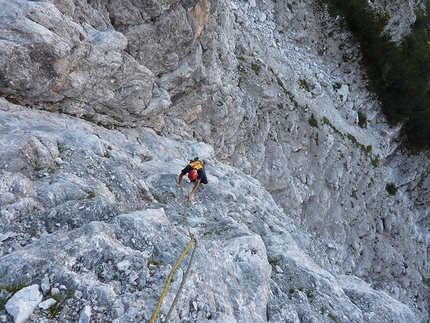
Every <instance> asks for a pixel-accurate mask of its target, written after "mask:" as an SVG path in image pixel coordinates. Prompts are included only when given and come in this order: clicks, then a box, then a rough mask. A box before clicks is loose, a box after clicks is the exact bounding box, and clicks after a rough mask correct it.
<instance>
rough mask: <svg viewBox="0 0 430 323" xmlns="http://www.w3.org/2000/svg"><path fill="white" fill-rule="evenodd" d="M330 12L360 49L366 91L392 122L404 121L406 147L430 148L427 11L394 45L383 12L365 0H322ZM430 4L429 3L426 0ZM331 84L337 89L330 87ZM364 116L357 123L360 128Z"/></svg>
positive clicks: (429, 4)
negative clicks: (375, 96)
mask: <svg viewBox="0 0 430 323" xmlns="http://www.w3.org/2000/svg"><path fill="white" fill-rule="evenodd" d="M322 1H323V2H325V3H327V5H328V8H329V12H330V13H331V14H332V15H335V16H338V15H340V16H341V17H343V22H344V23H345V25H346V26H347V27H348V28H349V30H350V31H351V32H352V33H353V35H354V36H355V38H356V39H357V41H358V42H359V43H360V48H361V49H362V55H363V60H362V63H363V64H364V65H365V66H366V67H367V77H368V79H369V89H370V90H371V91H373V92H374V93H375V94H376V95H377V96H378V98H379V101H380V102H381V105H382V110H383V112H384V113H385V115H386V116H387V118H388V120H389V122H390V123H391V124H393V125H396V124H401V125H402V137H403V138H406V142H405V143H406V144H407V146H408V148H410V149H414V150H415V151H420V150H423V149H429V148H430V83H429V80H430V42H429V41H430V31H429V27H428V26H429V25H430V14H428V13H427V9H423V10H419V11H417V12H416V13H415V14H416V17H417V18H416V21H415V23H414V24H412V26H411V31H410V33H409V34H407V35H406V36H404V38H403V39H402V41H401V43H400V44H396V43H394V42H393V41H392V40H391V38H390V36H389V35H388V34H387V33H384V32H383V31H384V28H385V26H386V24H387V21H388V19H389V15H388V14H387V13H383V12H379V11H375V10H372V9H371V8H370V7H369V5H368V1H367V0H322ZM426 7H427V8H429V7H430V1H428V0H427V1H426ZM333 88H335V87H334V86H333ZM364 125H365V122H364V120H362V122H360V126H364Z"/></svg>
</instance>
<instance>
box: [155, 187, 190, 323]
mask: <svg viewBox="0 0 430 323" xmlns="http://www.w3.org/2000/svg"><path fill="white" fill-rule="evenodd" d="M181 195H182V202H183V205H184V219H185V224H186V226H187V229H188V234H189V236H190V238H191V239H190V242H189V243H188V245H187V247H186V248H185V250H184V251H183V252H182V254H181V256H180V257H179V259H178V261H177V262H176V264H175V266H173V268H172V270H171V271H170V274H169V277H168V278H167V281H166V285H165V286H164V289H163V292H162V293H161V296H160V299H159V300H158V303H157V306H156V307H155V311H154V314H152V317H151V321H150V323H155V319H156V318H157V315H158V312H159V310H160V307H161V304H162V303H163V300H164V297H165V296H166V293H167V290H168V289H169V285H170V282H171V280H172V278H173V275H174V274H175V272H176V270H177V269H178V267H179V265H180V264H181V262H182V260H183V259H184V257H185V255H186V254H187V253H188V251H189V250H190V248H191V245H192V244H193V243H194V249H193V253H192V255H191V258H190V262H189V263H188V267H187V270H186V272H185V274H184V277H183V279H182V283H181V285H180V286H179V289H178V292H177V293H176V296H175V299H174V300H173V303H172V305H171V306H170V309H169V312H168V313H167V316H166V318H165V319H164V322H167V321H168V320H169V317H170V314H172V311H173V309H174V307H175V305H176V302H177V301H178V299H179V295H180V294H181V291H182V288H183V287H184V285H185V281H186V279H187V277H188V274H189V272H190V269H191V264H192V262H193V259H194V255H195V252H196V249H197V240H196V239H195V238H194V236H193V234H192V233H191V230H190V227H189V225H188V220H187V204H186V202H185V198H184V191H183V189H182V187H181Z"/></svg>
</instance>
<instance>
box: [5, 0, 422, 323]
mask: <svg viewBox="0 0 430 323" xmlns="http://www.w3.org/2000/svg"><path fill="white" fill-rule="evenodd" d="M0 4H1V5H2V12H1V13H0V21H1V22H2V24H1V27H0V28H1V33H0V35H1V37H0V38H1V40H0V41H1V42H2V44H3V46H0V85H1V86H0V90H1V95H2V96H5V97H7V98H8V100H9V101H7V100H6V99H4V98H0V212H1V213H0V214H1V221H0V241H1V245H0V257H1V258H0V285H2V286H9V285H12V284H15V283H20V282H26V283H28V284H38V285H40V286H41V290H42V291H43V294H44V295H45V297H49V296H50V295H54V294H57V295H59V296H61V297H63V298H65V296H66V295H67V294H70V295H75V296H74V297H71V298H69V299H67V300H65V301H64V302H63V303H62V304H61V308H62V311H61V313H60V314H59V316H58V317H57V318H56V320H57V321H58V322H76V321H77V320H78V319H79V315H80V313H81V310H82V309H85V308H87V307H89V308H91V314H90V315H91V316H92V317H94V318H97V320H99V321H111V322H117V323H125V322H134V321H142V322H149V320H150V317H151V315H152V313H153V310H154V308H155V305H156V302H157V301H158V297H159V295H160V294H161V291H162V289H163V287H164V283H165V281H166V278H167V276H168V275H169V273H170V270H171V268H172V267H173V266H174V264H175V263H176V261H177V259H178V257H179V255H180V253H181V252H182V250H183V248H185V246H186V245H187V243H188V241H189V236H188V229H187V227H186V225H185V220H184V216H183V214H184V206H183V199H182V198H183V196H182V192H181V190H180V189H179V188H177V187H176V183H175V181H176V180H177V176H178V174H179V172H180V171H181V169H182V168H183V167H184V166H185V165H186V163H187V161H188V160H189V159H190V158H193V157H195V156H199V157H200V158H202V159H205V160H206V161H207V166H206V167H207V173H208V178H209V184H208V185H202V186H201V187H200V188H199V190H198V192H197V193H196V196H195V199H194V200H193V202H192V203H190V204H188V205H187V208H186V213H187V220H188V223H189V225H190V230H191V232H192V234H193V235H194V236H195V237H196V239H197V241H198V249H197V252H196V256H195V260H194V263H193V266H192V270H191V272H190V275H189V278H188V280H187V283H186V284H185V286H184V291H183V293H182V294H181V297H180V298H179V301H178V304H177V305H176V308H175V310H174V311H173V314H172V315H173V316H172V321H182V322H209V321H210V322H282V321H287V322H288V321H289V322H327V321H329V322H330V321H334V320H337V321H338V322H390V321H395V322H423V323H427V321H428V306H429V304H428V288H429V287H428V281H429V279H430V272H429V264H428V259H429V257H428V252H429V250H428V245H429V238H430V237H429V234H428V230H429V226H430V223H429V221H428V198H429V191H428V187H429V177H428V174H429V172H428V169H427V164H428V158H427V155H420V156H408V154H407V153H405V152H403V151H402V150H401V149H400V148H399V147H398V142H397V140H396V137H397V134H398V130H399V129H397V128H390V127H389V126H388V125H387V123H386V122H385V120H384V118H383V116H382V114H381V112H380V110H379V107H378V103H377V102H376V101H375V100H374V98H373V96H372V95H371V94H370V93H368V92H367V90H366V83H365V81H364V78H363V71H362V69H361V68H360V65H359V59H360V56H359V51H358V49H357V47H356V44H355V43H354V42H353V40H352V38H351V36H350V35H349V34H348V33H347V32H345V31H344V30H342V29H340V28H339V23H338V21H336V20H335V19H333V18H331V17H329V16H328V15H327V13H326V12H324V11H323V10H321V8H320V7H317V6H315V4H314V3H313V2H311V1H302V2H291V3H285V2H282V1H269V0H266V1H227V0H220V1H208V0H200V1H199V0H195V1H188V0H187V1H170V0H166V1H146V2H145V3H142V2H140V1H128V0H127V1H126V0H124V1H120V0H118V1H111V2H108V3H106V2H103V1H91V2H85V1H80V0H52V1H47V2H41V1H23V0H22V1H21V0H18V1H12V2H11V1H0ZM375 5H379V6H380V7H381V8H383V9H384V10H387V11H388V12H389V13H390V17H391V19H390V26H389V28H391V29H390V31H391V32H392V35H393V38H394V39H397V38H399V37H400V36H401V35H402V34H404V32H405V31H406V30H407V29H408V25H409V24H410V22H411V21H413V8H415V4H414V2H408V3H401V4H400V3H397V2H393V3H392V6H386V7H383V5H385V4H379V2H375ZM397 7H399V8H402V10H398V9H396V8H397ZM406 9H407V10H406ZM400 12H401V14H398V15H396V13H400ZM395 26H398V29H397V28H395ZM11 101H12V102H14V103H15V104H14V103H12V102H11ZM44 110H47V111H44ZM358 112H361V113H365V114H366V115H367V119H368V123H367V127H366V128H361V127H360V126H359V125H358V124H357V121H358ZM311 121H313V122H311ZM387 184H393V185H394V186H395V187H396V188H397V192H396V194H395V195H391V194H389V193H388V191H387V189H386V185H387ZM183 188H184V194H185V195H186V194H187V192H188V191H189V190H191V188H192V184H191V183H188V182H185V183H184V185H183ZM189 257H190V256H187V257H186V258H185V261H186V260H187V259H189ZM185 270H186V265H185V264H183V265H181V266H180V268H179V270H178V271H177V273H176V274H175V276H174V278H173V281H172V284H171V291H170V292H169V293H168V294H167V295H166V300H165V303H163V306H162V308H161V311H160V316H159V321H161V320H162V318H163V317H164V316H165V315H166V314H167V311H168V309H169V308H168V307H169V304H170V303H171V302H172V300H173V298H174V291H175V290H176V289H177V288H178V287H179V285H180V283H181V279H182V277H183V276H184V274H185ZM35 311H36V312H37V311H38V309H36V310H35ZM0 314H2V313H0ZM36 314H41V313H39V312H37V313H36ZM87 316H88V315H87ZM42 317H43V315H42V316H40V320H42V319H43V318H42ZM88 317H89V316H88ZM7 319H10V317H8V318H7ZM40 322H42V321H40Z"/></svg>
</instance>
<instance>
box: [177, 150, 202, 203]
mask: <svg viewBox="0 0 430 323" xmlns="http://www.w3.org/2000/svg"><path fill="white" fill-rule="evenodd" d="M187 173H188V178H189V179H190V181H191V182H195V184H194V187H193V189H192V190H191V192H190V193H189V194H188V201H191V200H192V199H193V196H194V193H195V192H196V190H197V188H198V187H199V185H200V183H203V184H207V183H208V178H207V177H206V172H205V162H204V161H203V160H199V157H196V158H194V159H192V160H190V163H189V164H188V165H187V166H186V167H185V168H184V169H183V170H182V171H181V174H179V180H178V187H181V185H182V178H183V177H184V175H185V174H187Z"/></svg>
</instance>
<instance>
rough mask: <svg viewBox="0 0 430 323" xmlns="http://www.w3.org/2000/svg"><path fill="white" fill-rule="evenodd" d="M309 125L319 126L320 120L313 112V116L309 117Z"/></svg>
mask: <svg viewBox="0 0 430 323" xmlns="http://www.w3.org/2000/svg"><path fill="white" fill-rule="evenodd" d="M309 125H310V126H311V127H316V128H318V120H317V119H315V117H314V115H313V114H312V115H311V117H310V118H309Z"/></svg>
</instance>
